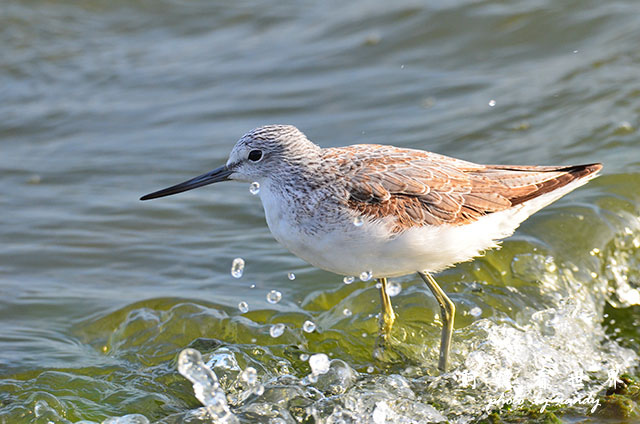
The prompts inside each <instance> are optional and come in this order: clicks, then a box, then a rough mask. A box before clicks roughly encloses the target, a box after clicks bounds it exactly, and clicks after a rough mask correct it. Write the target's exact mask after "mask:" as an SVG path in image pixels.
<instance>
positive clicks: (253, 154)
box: [249, 150, 262, 162]
mask: <svg viewBox="0 0 640 424" xmlns="http://www.w3.org/2000/svg"><path fill="white" fill-rule="evenodd" d="M261 158H262V150H252V151H250V152H249V160H250V161H253V162H257V161H259V160H260V159H261Z"/></svg>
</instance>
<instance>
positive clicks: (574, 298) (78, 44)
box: [0, 0, 640, 423]
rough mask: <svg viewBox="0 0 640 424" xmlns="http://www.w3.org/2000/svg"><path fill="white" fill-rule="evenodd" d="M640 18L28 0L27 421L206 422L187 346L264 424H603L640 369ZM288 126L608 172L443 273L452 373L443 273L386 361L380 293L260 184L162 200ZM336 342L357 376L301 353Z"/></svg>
mask: <svg viewBox="0 0 640 424" xmlns="http://www.w3.org/2000/svg"><path fill="white" fill-rule="evenodd" d="M638 28H640V14H638V6H637V4H636V2H634V1H632V0H627V1H614V2H608V3H602V2H596V1H592V0H587V1H581V2H578V1H575V0H571V1H567V2H561V3H558V2H551V1H542V2H539V1H533V0H524V1H521V2H515V3H504V2H496V1H492V0H490V1H486V2H471V1H464V0H463V1H458V2H444V1H436V2H430V3H429V5H427V6H424V5H421V4H420V3H416V2H393V3H388V2H387V3H385V2H377V3H375V4H373V3H371V2H364V1H356V2H350V3H349V4H348V5H347V6H344V5H343V4H342V3H341V4H339V5H331V4H328V5H327V4H325V3H317V4H303V3H297V2H267V3H265V2H260V3H258V2H254V1H250V0H249V1H242V2H235V3H224V4H222V3H220V4H218V3H211V2H205V1H198V0H196V1H190V2H186V1H183V0H165V1H160V2H158V1H155V2H148V1H143V2H135V3H131V2H124V3H123V2H96V1H88V2H83V3H76V2H68V1H65V0H60V1H56V2H42V1H31V2H19V1H14V0H9V1H5V2H3V4H2V6H0V40H2V46H3V48H2V60H0V97H1V98H2V102H0V116H2V119H0V142H1V145H2V149H1V150H0V172H1V175H2V177H3V185H2V191H1V192H0V208H1V210H2V218H3V219H2V224H1V225H0V240H2V243H1V244H0V323H1V328H2V331H0V421H6V422H11V423H14V422H16V423H20V422H32V421H33V420H34V414H36V413H37V414H39V415H38V416H37V417H36V418H35V420H36V422H47V421H51V422H55V423H58V422H77V421H80V420H87V421H93V422H102V421H103V420H105V419H107V418H109V417H113V419H114V420H115V419H118V420H121V422H127V420H128V421H129V422H144V421H142V420H148V421H150V422H156V421H159V420H164V421H163V422H167V423H173V422H184V421H189V420H190V421H191V422H207V419H208V418H207V417H208V415H207V414H209V412H207V405H205V404H204V403H203V402H201V400H199V398H200V397H202V396H200V395H201V394H202V395H204V394H205V393H204V392H202V391H198V390H196V391H194V388H193V387H192V384H191V383H190V382H189V381H188V380H187V379H185V378H184V377H183V376H182V375H180V373H179V370H178V368H177V367H178V363H179V361H178V358H180V352H182V351H183V350H184V349H186V348H189V349H195V350H197V351H199V352H200V353H201V355H202V361H203V363H205V364H209V365H210V366H211V367H212V371H213V373H214V374H215V376H216V379H217V381H218V384H219V386H220V387H219V392H217V393H219V394H220V396H224V398H225V402H226V403H227V405H228V411H229V415H228V416H229V417H233V418H235V419H237V420H239V421H240V422H255V421H256V420H258V418H256V417H259V418H260V419H262V420H263V421H268V420H269V419H273V420H276V419H281V420H284V422H292V420H297V419H301V420H302V419H307V418H305V417H314V418H315V419H316V421H317V422H331V421H332V420H333V421H334V422H335V421H338V420H340V419H342V420H344V421H346V422H349V420H356V419H357V420H358V422H381V421H384V420H387V421H391V422H394V421H395V422H403V420H404V421H405V422H411V420H415V421H418V422H420V421H438V420H439V419H441V418H442V417H446V418H447V419H449V420H452V421H454V422H468V421H473V420H477V419H479V418H481V417H483V416H486V414H487V408H493V407H499V406H501V405H504V404H506V403H511V404H514V405H520V404H535V405H536V408H537V409H538V410H539V409H541V408H542V407H543V406H544V405H547V406H546V409H547V410H549V409H553V408H551V407H552V406H554V405H558V404H563V405H568V404H570V403H575V404H576V405H577V406H576V408H577V409H572V410H571V411H570V412H569V411H568V410H567V411H565V410H561V411H560V412H559V414H560V415H561V416H563V417H566V419H575V417H576V416H578V417H580V416H585V415H589V414H590V410H591V409H592V408H593V407H594V405H597V402H598V401H599V399H600V397H599V396H600V395H599V394H602V393H603V391H604V389H605V388H606V387H608V386H610V385H611V384H612V382H613V381H614V380H615V379H616V377H617V376H618V375H619V374H620V373H623V372H629V373H631V374H632V375H637V371H636V370H635V369H634V367H635V366H636V365H637V363H638V359H637V354H636V352H637V351H638V348H639V346H638V340H640V334H638V330H637V328H638V323H639V322H640V313H639V311H638V303H640V293H639V292H638V281H640V271H639V270H640V220H639V219H638V217H639V216H640V207H639V205H640V194H639V193H640V174H639V172H638V171H639V169H640V154H639V152H640V150H639V149H640V147H639V146H640V145H639V138H638V137H639V135H638V128H639V126H640V122H639V121H638V110H640V79H639V77H638V71H637V70H638V65H639V64H640V63H639V62H640V55H639V54H638V49H637V40H638V37H639V36H640V30H638ZM267 123H291V124H295V125H296V126H298V127H299V128H301V129H302V130H303V131H304V132H305V133H307V135H308V136H309V137H310V138H311V139H312V140H314V141H316V142H317V143H319V144H321V145H323V146H338V145H347V144H352V143H380V144H387V143H391V144H395V145H398V146H403V147H411V148H420V149H427V150H431V151H436V152H439V153H444V154H448V155H452V156H457V157H461V158H463V159H468V160H473V161H478V162H494V163H495V162H497V163H537V164H570V163H588V162H595V161H602V162H604V164H605V168H604V171H605V172H604V174H603V176H602V177H601V178H599V179H598V180H596V181H594V182H592V183H589V185H587V186H586V187H584V188H581V189H579V190H578V191H576V192H574V193H572V194H571V195H570V196H567V197H566V198H564V199H562V200H561V201H559V202H557V203H556V204H554V205H552V206H551V207H548V208H546V209H545V210H543V211H541V212H540V213H538V214H536V215H535V216H534V217H532V218H531V219H530V220H528V221H527V222H526V223H525V224H524V225H523V226H522V227H521V228H520V229H519V230H518V232H517V233H516V235H515V236H513V237H511V238H509V239H508V240H506V241H505V242H504V243H503V247H502V249H500V250H496V251H492V252H490V253H489V254H488V255H487V256H486V257H484V258H481V259H478V260H475V261H473V262H470V263H465V264H461V265H459V266H457V267H455V268H453V269H450V270H447V271H445V272H442V273H440V274H438V275H437V276H436V278H437V280H438V281H439V282H440V283H441V285H442V286H443V288H444V289H445V290H446V291H447V292H449V293H450V294H451V297H452V299H453V300H454V301H455V302H456V305H457V308H458V314H457V317H456V318H457V321H456V329H455V334H454V340H453V350H452V364H453V367H452V369H451V371H450V372H449V373H446V374H444V375H438V373H437V370H436V369H435V364H436V362H437V355H438V352H437V350H438V342H439V332H440V323H439V320H438V318H437V316H438V314H439V309H438V306H437V304H436V302H435V300H434V299H433V297H432V296H431V294H430V293H429V291H428V289H427V288H426V287H424V285H423V283H422V282H421V281H420V279H419V278H416V277H414V276H407V277H403V278H401V279H398V280H397V281H398V282H399V283H400V284H401V286H402V291H401V292H400V293H398V294H397V295H396V296H395V297H394V298H393V304H394V307H395V309H396V311H397V312H398V315H399V318H398V321H397V322H396V327H395V329H394V332H393V333H392V336H391V341H390V343H391V347H392V349H390V350H389V351H387V352H385V355H383V357H382V358H381V359H378V360H374V359H373V355H372V352H373V350H374V348H375V346H376V342H377V341H376V339H377V337H376V331H377V330H376V329H377V325H378V319H377V318H376V315H377V314H378V313H379V311H380V310H379V293H378V291H377V289H376V288H375V286H374V284H375V283H374V282H373V281H367V282H362V281H358V280H356V281H353V284H343V282H342V278H343V277H342V276H337V275H332V274H329V273H326V272H323V271H320V270H317V269H314V268H313V267H311V266H309V265H307V264H305V263H304V262H302V261H301V260H298V259H297V258H295V257H293V256H292V255H290V254H289V253H288V252H286V251H285V250H284V249H283V248H282V247H280V246H279V245H278V244H277V243H276V242H275V241H274V240H273V238H272V237H271V236H270V234H269V231H268V229H267V227H266V225H265V223H264V217H263V211H262V206H261V204H260V199H259V198H258V196H252V195H251V194H250V193H249V192H248V190H247V186H246V185H243V184H234V183H221V184H216V185H214V186H210V187H206V188H201V189H199V190H195V191H191V192H188V193H184V194H180V195H178V196H174V197H169V198H166V199H161V200H155V201H151V202H140V201H138V198H139V197H140V196H141V195H143V194H146V193H148V192H151V191H153V190H156V189H159V188H163V187H166V186H168V185H171V184H174V183H178V182H181V181H183V180H185V179H187V178H191V177H193V176H196V175H199V174H201V173H203V172H206V171H208V170H211V169H213V168H214V167H217V166H219V165H221V164H223V163H224V162H225V161H226V159H227V155H228V153H229V150H230V149H231V147H232V146H233V144H234V143H235V141H236V140H237V139H238V138H239V137H240V136H241V135H242V134H243V133H244V132H246V131H248V130H250V129H252V128H254V127H256V126H258V125H262V124H267ZM362 228H364V227H362ZM590 252H593V253H590ZM240 257H241V258H244V260H245V261H246V262H247V264H248V266H247V267H246V268H245V269H244V275H243V276H242V278H241V279H235V278H233V276H232V275H230V266H231V263H232V261H233V259H234V258H240ZM290 270H296V279H295V280H293V281H292V280H289V279H288V278H283V276H284V275H288V272H290ZM254 284H255V287H256V288H255V289H252V288H251V286H252V285H254ZM269 290H276V291H278V292H280V293H281V294H282V298H283V299H284V300H283V301H281V302H279V303H277V304H271V303H268V302H265V293H266V292H268V291H269ZM285 300H286V301H285ZM240 302H246V303H247V304H248V305H251V308H250V310H249V311H247V312H244V313H243V312H241V311H240V310H239V303H240ZM345 310H348V311H350V312H351V313H350V314H343V311H345ZM478 311H481V313H480V314H479V315H478V314H477V312H478ZM309 319H312V321H313V322H314V323H316V325H317V328H316V330H315V331H313V332H311V333H306V332H305V331H304V329H303V324H304V322H305V321H306V320H309ZM277 324H284V325H285V326H286V331H284V332H283V333H282V334H281V335H280V336H279V337H277V338H273V337H271V335H270V329H271V328H273V327H274V326H275V325H277ZM278 328H279V327H278ZM317 354H325V355H327V356H328V358H329V359H330V369H329V371H328V372H327V373H325V374H321V375H319V376H317V377H318V378H317V380H316V381H315V382H312V381H310V380H309V375H310V374H312V373H311V369H310V367H309V363H308V361H307V360H302V359H301V358H307V359H308V358H310V357H312V356H313V355H317ZM398 358H401V359H398ZM195 363H197V361H196V362H195ZM249 368H252V369H254V370H255V373H256V374H255V381H254V380H253V379H252V378H251V376H250V374H251V372H249V374H245V378H244V379H243V377H242V375H243V372H246V370H248V369H249ZM369 370H370V371H369ZM203 372H205V373H206V371H204V370H203ZM247 375H249V380H250V381H252V382H253V383H251V384H249V382H248V381H247V377H246V376H247ZM196 395H197V396H196ZM202 399H206V398H204V397H202ZM220 399H222V398H221V397H220ZM221 405H222V403H220V404H215V403H214V405H213V411H214V413H217V412H215V411H223V412H224V411H225V409H224V408H222V409H221V410H220V409H216V408H218V407H219V406H221ZM301 405H304V407H302V406H301ZM562 411H565V412H562ZM268 414H271V415H268ZM595 414H598V408H596V410H595ZM140 417H144V418H140ZM354 417H355V418H354ZM230 419H232V418H230ZM38 420H39V421H38ZM136 420H139V421H136ZM465 420H466V421H465Z"/></svg>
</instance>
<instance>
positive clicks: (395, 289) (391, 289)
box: [387, 281, 402, 297]
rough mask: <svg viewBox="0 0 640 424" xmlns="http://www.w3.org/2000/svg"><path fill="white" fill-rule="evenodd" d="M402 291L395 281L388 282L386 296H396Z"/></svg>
mask: <svg viewBox="0 0 640 424" xmlns="http://www.w3.org/2000/svg"><path fill="white" fill-rule="evenodd" d="M401 291H402V286H401V285H400V283H398V282H397V281H390V282H389V284H388V285H387V294H388V295H389V297H393V296H397V295H399V294H400V292H401Z"/></svg>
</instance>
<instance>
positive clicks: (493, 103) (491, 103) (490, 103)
mask: <svg viewBox="0 0 640 424" xmlns="http://www.w3.org/2000/svg"><path fill="white" fill-rule="evenodd" d="M495 105H496V101H495V100H493V99H491V100H489V106H491V107H494V106H495Z"/></svg>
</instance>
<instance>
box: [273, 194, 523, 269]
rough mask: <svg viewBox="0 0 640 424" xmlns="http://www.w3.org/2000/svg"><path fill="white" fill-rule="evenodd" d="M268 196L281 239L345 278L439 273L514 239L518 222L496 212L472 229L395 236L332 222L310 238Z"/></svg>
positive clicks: (375, 227)
mask: <svg viewBox="0 0 640 424" xmlns="http://www.w3.org/2000/svg"><path fill="white" fill-rule="evenodd" d="M265 197H266V196H265ZM265 197H263V202H264V206H265V215H266V218H267V223H268V225H269V229H270V230H271V233H272V234H273V236H274V237H275V238H276V240H278V242H280V243H281V244H282V245H283V246H285V247H286V248H287V249H288V250H289V251H291V252H292V253H293V254H294V255H296V256H298V257H300V258H301V259H303V260H305V261H307V262H309V263H310V264H312V265H314V266H316V267H318V268H321V269H324V270H326V271H331V272H334V273H336V274H340V275H350V276H358V275H360V274H361V273H362V272H366V271H370V272H371V273H372V274H373V276H374V277H396V276H400V275H406V274H411V273H414V272H416V271H422V270H427V271H434V272H435V271H439V270H441V269H444V268H446V267H448V266H451V265H453V264H455V263H457V262H463V261H467V260H469V259H471V258H473V257H475V256H477V255H479V254H480V253H481V252H482V251H484V250H486V249H488V248H491V247H495V246H496V243H495V240H496V239H498V238H502V237H506V236H508V235H510V234H511V233H512V232H513V230H514V229H515V227H517V224H518V223H519V222H518V223H515V222H514V223H513V224H514V225H506V226H505V225H503V224H504V220H501V219H498V218H499V216H498V214H493V215H488V216H486V217H483V218H482V219H480V220H479V221H477V222H475V223H472V224H468V225H463V226H439V227H435V226H424V227H416V228H412V229H409V230H407V231H405V232H403V233H401V234H395V235H394V234H393V233H392V232H391V231H390V228H391V227H392V225H390V223H388V222H381V221H377V222H374V221H372V220H367V219H365V221H364V224H363V225H362V226H360V227H357V226H355V225H354V224H353V222H352V221H350V220H345V222H342V223H336V222H332V223H329V222H328V223H326V225H324V226H323V230H322V231H316V232H315V233H313V234H311V233H309V232H308V231H305V228H304V227H305V225H304V223H303V224H300V223H299V222H296V220H295V219H293V218H292V215H291V214H290V213H289V210H288V209H287V208H286V205H284V204H283V203H282V202H277V201H275V199H265ZM265 200H266V201H265ZM503 218H504V217H503Z"/></svg>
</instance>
